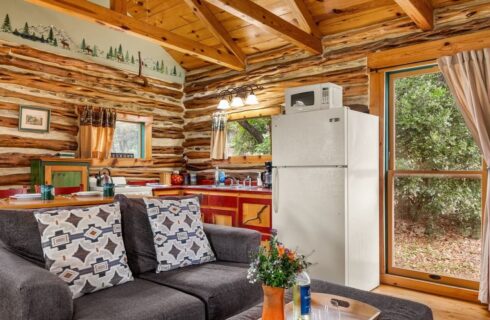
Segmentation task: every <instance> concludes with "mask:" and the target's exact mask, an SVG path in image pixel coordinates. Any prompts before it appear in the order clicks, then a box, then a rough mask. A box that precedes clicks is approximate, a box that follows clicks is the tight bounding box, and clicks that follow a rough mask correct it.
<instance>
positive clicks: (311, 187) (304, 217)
mask: <svg viewBox="0 0 490 320" xmlns="http://www.w3.org/2000/svg"><path fill="white" fill-rule="evenodd" d="M345 179H346V169H344V168H318V167H317V168H274V172H273V209H274V214H273V217H272V221H273V227H274V229H276V230H277V232H278V237H279V240H280V241H282V242H283V243H284V244H285V245H286V246H287V247H289V248H292V249H299V251H300V252H301V253H303V254H309V253H311V252H313V254H312V255H311V257H310V258H309V260H310V261H311V262H313V263H314V265H313V266H311V267H310V269H309V273H310V276H312V277H313V278H316V279H322V280H326V281H330V282H334V283H338V284H342V285H345V281H346V276H345V274H346V273H345V270H346V268H345V266H346V265H345V263H346V262H345V259H346V256H345V236H346V233H345V205H346V199H345V187H346V183H345Z"/></svg>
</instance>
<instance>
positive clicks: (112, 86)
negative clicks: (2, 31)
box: [0, 42, 185, 188]
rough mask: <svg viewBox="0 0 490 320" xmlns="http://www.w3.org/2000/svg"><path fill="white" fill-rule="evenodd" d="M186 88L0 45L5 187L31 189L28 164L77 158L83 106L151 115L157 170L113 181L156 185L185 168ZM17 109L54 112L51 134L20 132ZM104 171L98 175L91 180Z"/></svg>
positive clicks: (0, 177) (0, 171) (0, 184)
mask: <svg viewBox="0 0 490 320" xmlns="http://www.w3.org/2000/svg"><path fill="white" fill-rule="evenodd" d="M183 95H184V93H183V88H182V85H180V84H177V83H168V82H165V81H161V80H156V79H148V86H144V85H143V80H142V79H140V78H139V77H137V76H136V75H134V74H131V73H129V72H126V71H121V70H118V69H114V68H110V67H107V66H102V65H98V64H95V63H91V62H86V61H82V60H78V59H73V58H67V57H63V56H58V55H55V54H51V53H47V52H43V51H40V50H37V49H33V48H29V47H27V46H21V45H16V44H12V43H7V42H0V188H9V187H14V186H19V185H27V184H29V177H30V174H29V172H30V168H29V167H30V159H33V158H36V157H41V156H50V155H53V154H55V153H57V152H59V151H77V149H78V118H77V115H76V113H75V110H76V108H77V107H78V106H83V105H92V106H104V107H111V108H115V109H117V110H118V111H121V112H124V111H126V112H132V113H139V114H151V115H153V117H154V124H153V140H152V141H153V147H152V151H153V158H154V161H153V165H152V166H151V167H138V168H112V171H113V175H124V176H127V177H129V178H130V179H155V178H158V176H159V172H161V171H162V170H171V169H173V168H180V167H182V165H183V151H184V148H183V146H182V144H183V142H184V139H185V135H184V117H183V115H184V106H183V103H182V97H183ZM19 105H32V106H42V107H47V108H50V109H51V128H50V132H49V133H46V134H40V133H31V132H24V131H19V130H18V121H19V120H18V116H19V112H18V111H19ZM98 170H99V168H92V169H91V173H94V172H97V171H98Z"/></svg>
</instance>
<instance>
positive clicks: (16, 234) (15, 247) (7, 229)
mask: <svg viewBox="0 0 490 320" xmlns="http://www.w3.org/2000/svg"><path fill="white" fill-rule="evenodd" d="M0 241H1V242H3V244H4V245H5V247H7V248H8V249H9V250H11V251H12V252H14V253H15V254H17V255H19V256H21V257H23V258H25V259H27V260H29V261H31V262H33V263H36V264H37V265H39V266H44V257H43V249H42V248H41V237H40V235H39V229H38V227H37V221H36V219H35V218H34V210H0Z"/></svg>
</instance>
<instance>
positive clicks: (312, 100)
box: [285, 83, 343, 114]
mask: <svg viewBox="0 0 490 320" xmlns="http://www.w3.org/2000/svg"><path fill="white" fill-rule="evenodd" d="M342 106H343V101H342V87H341V86H338V85H336V84H334V83H319V84H312V85H309V86H301V87H294V88H289V89H286V110H285V111H286V114H288V113H296V112H303V111H313V110H321V109H331V108H342Z"/></svg>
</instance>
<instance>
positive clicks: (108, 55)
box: [107, 47, 114, 59]
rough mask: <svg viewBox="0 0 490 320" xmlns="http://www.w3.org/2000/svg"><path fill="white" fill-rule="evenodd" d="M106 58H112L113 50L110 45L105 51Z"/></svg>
mask: <svg viewBox="0 0 490 320" xmlns="http://www.w3.org/2000/svg"><path fill="white" fill-rule="evenodd" d="M107 58H108V59H113V58H114V51H113V50H112V47H110V48H109V52H108V53H107Z"/></svg>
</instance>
